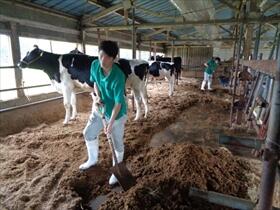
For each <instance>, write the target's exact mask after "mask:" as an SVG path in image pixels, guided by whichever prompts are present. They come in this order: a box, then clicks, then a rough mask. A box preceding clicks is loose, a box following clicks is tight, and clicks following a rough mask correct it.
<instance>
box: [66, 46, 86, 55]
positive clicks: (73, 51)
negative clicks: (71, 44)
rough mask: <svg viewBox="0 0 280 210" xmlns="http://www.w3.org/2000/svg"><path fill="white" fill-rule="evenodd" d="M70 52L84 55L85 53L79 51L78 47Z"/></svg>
mask: <svg viewBox="0 0 280 210" xmlns="http://www.w3.org/2000/svg"><path fill="white" fill-rule="evenodd" d="M69 53H70V54H78V55H84V53H82V52H81V51H79V50H78V48H77V47H76V48H75V49H74V50H71V51H70V52H69Z"/></svg>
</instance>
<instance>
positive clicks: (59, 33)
mask: <svg viewBox="0 0 280 210" xmlns="http://www.w3.org/2000/svg"><path fill="white" fill-rule="evenodd" d="M103 40H112V41H115V42H117V44H118V46H119V48H120V52H119V57H120V58H125V59H139V60H145V61H148V60H150V59H151V57H153V58H155V59H158V58H162V57H169V58H170V59H171V61H172V62H173V61H174V58H175V57H180V58H181V61H182V62H181V68H180V70H181V75H180V76H178V80H176V84H175V90H174V93H173V95H172V96H169V95H168V89H169V85H168V81H166V80H165V79H155V80H153V79H150V80H148V83H147V86H146V88H147V93H148V104H149V113H148V116H147V118H144V117H143V116H142V117H141V119H140V120H136V121H135V120H134V117H135V107H134V100H133V96H132V95H128V96H129V97H128V98H130V99H132V100H128V120H127V123H126V126H125V136H124V145H125V157H124V162H125V164H126V165H127V167H128V168H129V171H131V173H132V175H133V176H134V178H135V180H136V183H135V185H134V186H132V187H131V188H130V189H128V190H124V189H123V188H122V187H121V186H120V185H116V186H113V187H112V186H110V185H109V183H108V179H109V177H110V175H111V173H110V168H111V166H112V154H111V150H110V147H109V145H108V141H107V139H106V135H105V134H104V133H101V134H100V138H99V160H98V164H97V165H95V166H93V167H91V168H89V169H88V170H84V171H80V170H79V165H80V164H81V163H83V162H84V161H85V160H86V159H87V151H86V147H85V142H84V136H83V129H84V128H85V126H86V124H87V121H88V119H89V115H90V113H91V109H92V103H93V101H92V97H91V96H90V94H89V92H88V91H85V90H83V89H78V90H77V91H76V95H77V108H78V117H77V118H76V119H75V120H72V121H71V122H70V123H69V124H67V125H63V118H64V116H65V109H64V105H63V96H62V95H61V94H60V93H58V92H57V91H56V90H55V88H54V87H53V86H52V85H51V82H50V79H49V78H48V76H47V75H46V74H45V73H44V72H43V71H38V70H35V69H31V68H25V69H22V68H20V67H19V66H18V65H17V64H18V63H19V62H20V61H21V60H22V59H23V58H24V57H25V56H26V53H27V52H28V51H29V52H30V51H31V50H32V49H33V45H37V46H38V47H39V48H40V49H42V50H45V51H47V52H50V53H57V54H67V53H69V52H70V51H72V50H75V49H76V50H78V51H80V52H82V53H84V54H87V55H91V56H98V45H99V44H100V43H101V42H102V41H103ZM212 57H214V58H215V57H219V58H220V59H221V62H220V64H219V66H218V67H217V70H216V71H215V73H214V76H213V90H211V91H209V90H204V91H202V90H201V88H200V87H201V82H202V80H203V79H204V69H205V65H204V64H205V63H207V62H208V61H209V60H210V59H211V58H212ZM279 75H280V1H279V0H231V1H230V0H157V1H155V0H0V145H1V146H0V160H1V161H0V209H7V210H8V209H9V210H10V209H11V210H14V209H15V210H17V209H18V210H22V209H50V210H53V209H59V210H61V209H73V210H81V209H92V210H96V209H110V210H111V209H115V210H119V209H135V210H137V209H139V210H140V209H141V210H142V209H198V210H200V209H201V210H202V209H203V210H205V209H211V210H212V209H215V210H216V209H241V210H243V209H244V210H245V209H246V210H247V209H258V210H271V209H274V210H277V209H278V210H279V209H280V161H279V160H280V120H279V119H280V77H279ZM142 114H143V113H142Z"/></svg>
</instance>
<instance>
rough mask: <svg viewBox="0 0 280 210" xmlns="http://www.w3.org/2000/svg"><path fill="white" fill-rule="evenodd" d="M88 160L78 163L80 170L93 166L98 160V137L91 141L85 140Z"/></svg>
mask: <svg viewBox="0 0 280 210" xmlns="http://www.w3.org/2000/svg"><path fill="white" fill-rule="evenodd" d="M86 146H87V152H88V160H87V162H85V163H83V164H82V165H80V167H79V169H80V170H86V169H88V168H90V167H92V166H94V165H95V164H96V163H97V161H98V139H95V140H93V141H86Z"/></svg>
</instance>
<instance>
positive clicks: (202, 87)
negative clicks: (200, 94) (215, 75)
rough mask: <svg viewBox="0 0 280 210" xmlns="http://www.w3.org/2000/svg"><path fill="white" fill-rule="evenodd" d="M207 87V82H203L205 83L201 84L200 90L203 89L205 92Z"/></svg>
mask: <svg viewBox="0 0 280 210" xmlns="http://www.w3.org/2000/svg"><path fill="white" fill-rule="evenodd" d="M205 85H206V81H204V80H203V81H202V84H201V88H200V89H201V90H205V88H204V87H205Z"/></svg>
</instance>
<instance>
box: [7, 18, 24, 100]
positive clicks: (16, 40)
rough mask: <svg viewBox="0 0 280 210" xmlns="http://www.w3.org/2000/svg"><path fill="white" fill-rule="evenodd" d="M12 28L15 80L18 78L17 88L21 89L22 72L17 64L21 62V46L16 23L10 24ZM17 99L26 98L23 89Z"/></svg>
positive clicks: (19, 90)
mask: <svg viewBox="0 0 280 210" xmlns="http://www.w3.org/2000/svg"><path fill="white" fill-rule="evenodd" d="M10 27H11V47H12V56H13V63H14V66H15V78H16V87H17V88H20V87H21V86H22V71H21V69H19V67H18V66H17V63H18V62H19V61H20V44H19V37H18V30H17V24H16V23H10ZM17 97H18V98H21V97H26V96H25V94H24V91H23V90H22V89H18V90H17Z"/></svg>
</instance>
